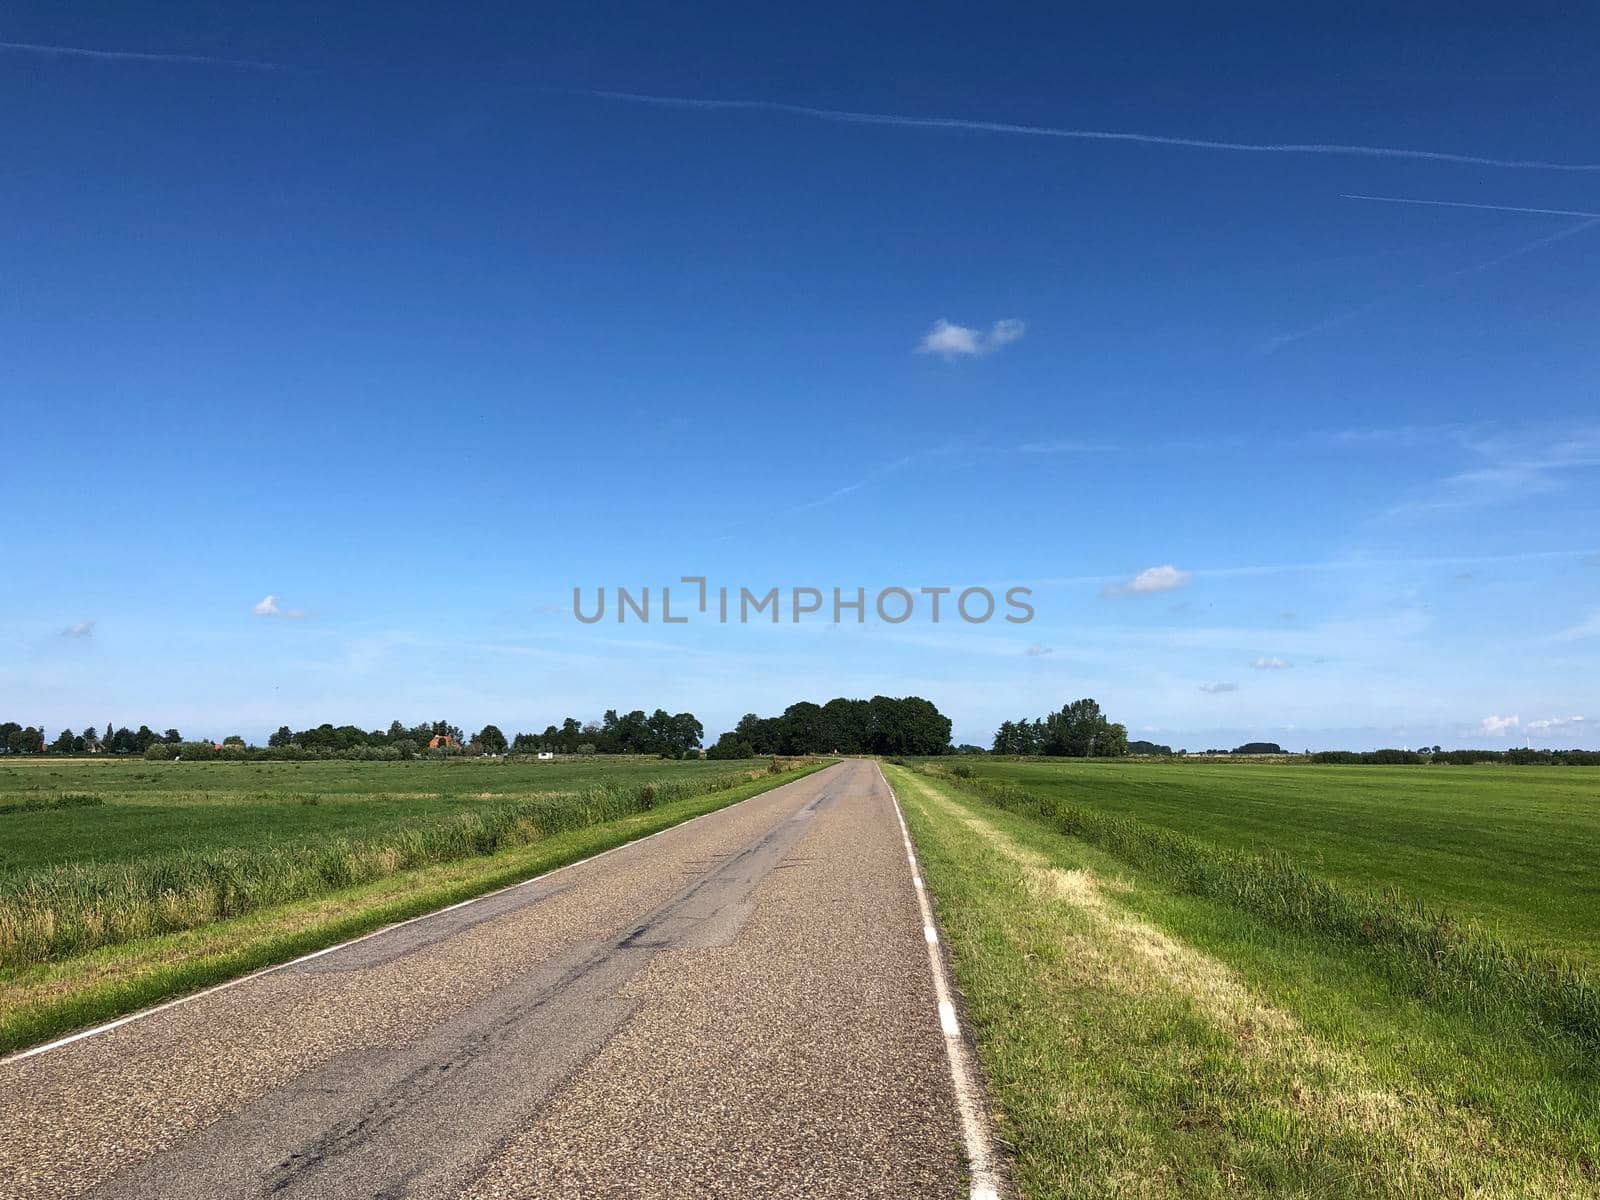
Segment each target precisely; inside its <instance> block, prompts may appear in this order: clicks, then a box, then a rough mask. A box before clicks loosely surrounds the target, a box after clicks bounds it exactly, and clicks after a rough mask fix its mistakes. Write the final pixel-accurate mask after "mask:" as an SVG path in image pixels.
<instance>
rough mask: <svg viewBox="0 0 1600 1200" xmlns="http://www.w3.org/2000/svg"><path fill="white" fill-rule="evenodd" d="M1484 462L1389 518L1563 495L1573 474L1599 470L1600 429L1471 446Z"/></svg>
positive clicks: (1491, 439)
mask: <svg viewBox="0 0 1600 1200" xmlns="http://www.w3.org/2000/svg"><path fill="white" fill-rule="evenodd" d="M1463 444H1464V445H1465V446H1466V447H1467V449H1468V450H1469V451H1470V452H1471V453H1472V454H1474V455H1475V456H1477V458H1478V459H1480V462H1479V463H1478V464H1476V465H1472V466H1467V467H1465V468H1464V469H1462V470H1458V471H1456V472H1455V473H1453V474H1451V475H1447V476H1445V477H1444V478H1443V479H1440V480H1438V481H1436V482H1435V483H1433V484H1431V485H1428V487H1427V488H1426V489H1425V490H1424V491H1423V492H1422V494H1420V495H1414V496H1413V497H1412V498H1411V499H1409V500H1406V501H1403V502H1402V503H1400V504H1396V505H1394V506H1393V507H1392V508H1390V509H1389V510H1388V512H1387V513H1386V515H1387V516H1390V517H1408V516H1420V515H1426V514H1429V513H1438V512H1460V511H1466V510H1474V509H1480V508H1488V507H1493V506H1495V505H1501V504H1508V503H1512V502H1514V501H1517V500H1521V499H1523V498H1525V497H1528V496H1536V495H1542V494H1546V493H1549V492H1558V491H1561V490H1563V489H1564V488H1565V487H1566V486H1567V484H1568V481H1569V476H1570V473H1572V472H1575V471H1581V470H1585V469H1593V468H1595V467H1600V429H1589V430H1578V431H1575V432H1568V433H1565V434H1555V433H1553V432H1552V431H1550V430H1530V431H1524V432H1519V433H1514V434H1510V435H1486V436H1482V437H1478V438H1474V439H1470V440H1467V441H1465V442H1464V443H1463Z"/></svg>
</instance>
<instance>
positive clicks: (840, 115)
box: [547, 88, 1600, 171]
mask: <svg viewBox="0 0 1600 1200" xmlns="http://www.w3.org/2000/svg"><path fill="white" fill-rule="evenodd" d="M547 90H550V91H564V92H566V93H567V94H569V95H583V96H593V97H596V98H597V99H602V100H621V101H624V102H626V103H630V104H653V105H656V106H658V107H663V108H689V109H700V110H724V111H732V110H745V111H761V112H780V113H789V114H792V115H794V116H800V117H812V118H815V119H817V120H820V121H838V122H843V123H845V124H851V125H893V126H899V127H904V128H911V129H956V130H968V131H972V132H977V133H1008V134H1016V135H1020V136H1023V137H1047V138H1069V139H1073V140H1077V141H1091V142H1138V143H1142V144H1145V145H1152V146H1187V147H1191V148H1193V149H1197V150H1232V151H1238V152H1241V153H1247V154H1348V155H1360V156H1365V157H1371V158H1420V159H1431V160H1433V161H1435V162H1450V163H1466V164H1470V165H1472V166H1479V167H1507V168H1515V169H1522V170H1538V171H1600V163H1559V162H1545V161H1543V160H1540V159H1508V158H1484V157H1480V156H1478V155H1473V154H1448V153H1445V152H1443V151H1438V150H1403V149H1397V148H1394V147H1389V146H1347V145H1338V144H1324V143H1318V142H1306V143H1300V142H1278V143H1269V142H1218V141H1208V140H1206V139H1203V138H1186V137H1168V136H1166V135H1164V134H1154V133H1118V132H1114V131H1110V130H1103V129H1057V128H1053V127H1051V126H1047V125H1013V124H1009V123H1007V122H1003V121H972V120H967V119H964V118H960V117H906V116H898V115H895V114H892V113H867V112H849V111H844V110H840V109H832V108H811V107H808V106H806V105H803V104H785V103H783V102H781V101H777V100H697V99H694V98H691V97H686V96H648V95H641V94H640V93H638V92H612V91H603V90H600V89H597V88H551V89H547Z"/></svg>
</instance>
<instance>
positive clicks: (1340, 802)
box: [972, 759, 1600, 967]
mask: <svg viewBox="0 0 1600 1200" xmlns="http://www.w3.org/2000/svg"><path fill="white" fill-rule="evenodd" d="M972 770H973V771H974V774H975V775H976V776H977V777H978V778H981V779H985V780H992V781H995V782H999V783H1009V784H1014V785H1016V786H1019V787H1022V788H1025V789H1027V790H1028V791H1030V792H1032V793H1035V794H1037V795H1039V796H1044V797H1048V798H1050V799H1052V800H1059V801H1061V802H1063V803H1067V804H1071V805H1074V806H1077V807H1081V808H1084V809H1087V810H1091V811H1094V812H1097V813H1103V814H1106V815H1108V816H1126V817H1131V818H1135V819H1137V820H1139V821H1141V822H1145V823H1148V824H1150V825H1155V826H1158V827H1160V828H1163V829H1170V830H1172V831H1174V832H1177V833H1182V834H1187V835H1189V836H1191V837H1195V838H1198V839H1200V840H1201V841H1204V842H1206V843H1208V844H1211V845H1215V846H1219V847H1224V848H1227V849H1234V850H1245V851H1252V852H1256V853H1272V852H1277V853H1281V854H1284V855H1287V856H1288V857H1289V858H1291V859H1292V860H1293V861H1295V862H1296V863H1298V864H1300V865H1302V866H1304V867H1306V868H1307V869H1309V870H1312V871H1314V872H1316V873H1317V874H1318V875H1322V876H1325V877H1327V878H1329V879H1332V880H1336V881H1339V882H1342V883H1345V884H1348V885H1349V886H1351V887H1354V888H1361V889H1365V890H1369V891H1378V892H1384V891H1389V890H1393V891H1397V892H1400V893H1403V894H1404V895H1406V896H1408V897H1411V898H1414V899H1415V900H1417V901H1419V902H1421V903H1423V904H1426V905H1431V906H1436V907H1438V908H1440V909H1444V910H1447V911H1449V912H1450V913H1451V914H1453V915H1455V916H1457V917H1459V918H1464V919H1471V920H1473V921H1477V922H1479V923H1481V924H1483V925H1485V926H1487V927H1490V928H1492V929H1495V930H1497V931H1499V932H1500V933H1501V934H1502V935H1503V936H1505V937H1506V938H1507V939H1510V940H1512V941H1515V942H1517V943H1519V944H1524V945H1529V946H1539V947H1543V948H1545V949H1548V950H1551V951H1554V952H1557V953H1561V954H1566V955H1569V956H1571V957H1573V958H1575V959H1579V960H1581V961H1583V962H1585V963H1587V964H1589V965H1591V966H1595V967H1600V868H1597V863H1600V770H1597V769H1594V768H1587V767H1547V766H1536V767H1513V766H1503V765H1499V764H1493V765H1489V764H1485V765H1481V766H1471V767H1452V766H1403V767H1385V766H1315V765H1309V764H1278V763H1249V762H1245V763H1226V762H1194V763H1189V762H1170V763H1169V762H1139V761H1131V760H1120V761H1119V760H1113V759H1100V760H1095V759H1075V760H1056V761H1053V762H1047V761H1037V760H1035V761H1005V760H998V761H991V762H980V763H975V764H973V766H972Z"/></svg>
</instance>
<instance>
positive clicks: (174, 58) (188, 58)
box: [0, 42, 293, 71]
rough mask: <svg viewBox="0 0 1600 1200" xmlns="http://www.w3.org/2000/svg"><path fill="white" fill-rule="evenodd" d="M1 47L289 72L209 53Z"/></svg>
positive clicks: (2, 45)
mask: <svg viewBox="0 0 1600 1200" xmlns="http://www.w3.org/2000/svg"><path fill="white" fill-rule="evenodd" d="M0 50H14V51H17V52H18V53H22V54H46V55H50V56H52V57H63V58H95V59H100V60H102V61H113V62H116V61H122V60H125V59H126V60H135V61H141V62H171V63H202V64H205V65H207V66H213V67H247V68H249V69H250V70H253V71H287V70H293V68H292V67H285V66H284V65H283V64H282V63H271V62H258V61H256V60H254V59H248V58H213V57H211V56H210V55H205V54H147V53H143V52H141V51H138V50H90V49H87V48H85V47H83V46H45V45H40V44H39V43H37V42H0Z"/></svg>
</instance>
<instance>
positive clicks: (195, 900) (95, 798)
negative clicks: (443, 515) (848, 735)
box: [0, 759, 819, 1052]
mask: <svg viewBox="0 0 1600 1200" xmlns="http://www.w3.org/2000/svg"><path fill="white" fill-rule="evenodd" d="M818 765H819V764H815V763H812V762H798V761H790V762H787V763H784V764H782V765H781V768H779V769H776V770H775V768H774V764H772V763H769V762H768V761H767V760H760V761H750V762H704V761H688V762H675V761H674V762H668V761H661V760H653V759H637V760H611V759H601V760H592V761H585V762H571V763H567V762H562V763H528V762H506V761H503V760H501V761H494V760H471V759H469V760H445V761H422V762H411V763H370V762H307V763H229V762H206V763H148V762H144V761H142V760H134V761H127V760H123V761H96V760H87V761H66V762H62V761H59V760H57V761H55V762H50V761H48V760H46V761H23V762H11V763H6V764H4V765H0V854H3V858H0V1052H4V1051H6V1050H10V1049H16V1048H18V1047H20V1046H24V1045H27V1044H29V1043H30V1042H35V1041H39V1040H42V1039H44V1038H46V1037H49V1036H51V1035H53V1034H56V1033H60V1032H64V1031H66V1030H70V1029H72V1028H75V1027H79V1026H82V1025H84V1024H89V1023H93V1022H94V1021H99V1020H105V1019H108V1018H110V1017H114V1016H117V1015H120V1014H121V1013H124V1012H128V1011H131V1010H132V1009H135V1008H138V1007H141V1006H143V1005H147V1004H151V1003H154V1002H157V1001H159V1000H162V999H165V998H167V997H170V996H172V995H176V994H179V993H181V992H183V991H186V990H190V989H193V988H196V987H202V986H205V985H208V984H211V983H216V982H219V981H220V980H223V979H227V978H230V977H232V976H234V975H237V974H240V973H241V972H244V971H249V970H253V969H255V968H258V967H261V966H265V965H268V964H270V963H273V962H280V961H283V960H284V959H286V958H291V957H294V956H295V955H297V954H304V953H307V952H309V951H311V950H314V949H318V948H319V947H321V946H325V945H330V944H332V943H334V942H337V941H339V940H342V939H344V938H348V937H352V936H355V935H357V934H359V933H363V932H365V931H367V930H369V929H374V928H377V927H379V926H380V925H383V924H385V923H387V922H389V921H394V920H401V919H404V918H405V917H408V916H414V915H417V914H419V913H423V912H427V911H429V910H431V909H433V908H438V907H441V906H443V905H445V904H450V903H454V902H455V901H458V900H462V899H466V898H468V897H470V896H473V895H478V894H481V893H482V892H485V891H488V890H491V889H493V888H496V887H503V886H505V885H507V884H511V883H515V882H517V881H519V880H521V879H526V878H529V877H531V876H533V875H536V874H539V873H541V872H543V871H547V870H550V869H552V868H554V867H557V866H561V865H563V864H564V863H567V862H572V861H574V860H576V859H578V858H582V857H585V856H587V855H589V854H594V853H598V852H599V851H601V850H606V849H609V848H611V847H612V846H615V845H619V844H621V843H622V842H625V841H628V840H631V839H632V838H635V837H641V836H644V835H645V834H649V833H653V832H656V831H657V830H660V829H664V828H666V827H667V826H669V825H672V824H675V823H677V822H679V821H682V820H686V819H688V818H690V817H694V816H699V815H701V814H703V813H706V812H710V811H713V810H714V809H717V808H721V807H723V806H725V805H728V804H732V803H735V802H737V801H739V800H742V799H745V798H746V797H749V796H752V795H755V794H756V793H757V792H760V791H763V790H765V789H766V788H768V787H771V786H774V785H776V784H780V783H784V782H787V781H788V780H790V779H794V778H797V777H798V776H799V775H800V774H803V773H805V772H807V771H809V770H812V769H815V768H816V767H817V766H818Z"/></svg>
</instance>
